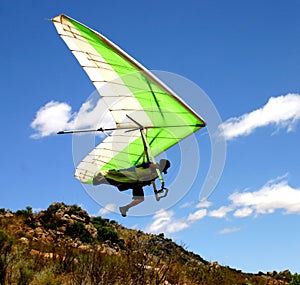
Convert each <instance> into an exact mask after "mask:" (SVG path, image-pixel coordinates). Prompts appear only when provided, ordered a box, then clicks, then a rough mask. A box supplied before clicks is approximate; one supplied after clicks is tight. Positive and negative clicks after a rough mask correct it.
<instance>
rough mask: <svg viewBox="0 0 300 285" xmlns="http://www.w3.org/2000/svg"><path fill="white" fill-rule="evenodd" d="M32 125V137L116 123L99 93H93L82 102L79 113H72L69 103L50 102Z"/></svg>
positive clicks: (109, 126) (39, 111)
mask: <svg viewBox="0 0 300 285" xmlns="http://www.w3.org/2000/svg"><path fill="white" fill-rule="evenodd" d="M30 126H31V128H32V129H34V131H35V134H33V135H32V136H31V137H32V138H42V137H46V136H51V135H55V134H56V133H57V132H58V131H63V130H70V129H86V128H92V129H93V128H95V129H97V128H99V127H107V128H111V127H114V126H115V123H114V120H113V119H112V117H111V115H110V114H109V112H108V111H107V106H106V104H105V103H104V101H103V100H101V98H100V97H99V96H98V95H97V96H96V95H93V96H91V97H90V98H89V100H88V101H86V102H85V103H84V104H82V106H81V108H80V110H79V112H78V113H77V112H73V113H72V107H71V106H70V105H68V104H67V103H64V102H55V101H51V102H48V103H47V104H45V105H44V106H43V107H41V108H40V109H39V110H38V111H37V113H36V116H35V119H34V120H33V122H32V123H31V125H30Z"/></svg>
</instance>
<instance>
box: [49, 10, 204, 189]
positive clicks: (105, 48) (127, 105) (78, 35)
mask: <svg viewBox="0 0 300 285" xmlns="http://www.w3.org/2000/svg"><path fill="white" fill-rule="evenodd" d="M52 21H53V23H54V25H55V27H56V29H57V31H58V33H59V35H60V36H61V38H62V39H63V40H64V41H65V43H66V44H67V46H68V47H69V49H70V50H71V51H72V53H73V54H74V56H75V57H76V58H77V60H78V61H79V63H80V65H81V66H82V68H83V69H84V70H85V72H86V73H87V75H88V76H89V78H90V79H91V81H92V82H93V84H94V85H95V87H96V88H97V90H98V91H99V93H100V95H101V97H102V100H104V101H105V103H106V104H107V106H108V109H109V111H110V113H111V115H112V117H113V119H114V121H115V125H116V130H114V131H113V132H111V133H110V135H109V136H108V137H107V138H106V139H104V140H103V141H102V142H101V143H100V144H99V145H98V146H97V147H96V148H95V149H93V150H92V151H91V152H90V153H89V154H88V155H87V156H86V157H85V158H84V159H83V160H82V161H81V162H80V163H79V165H78V166H77V169H76V172H75V177H76V178H78V179H79V180H80V181H82V182H84V183H91V181H92V177H93V176H94V174H95V172H96V171H99V170H109V169H122V168H127V167H130V166H133V165H136V164H139V163H141V162H142V160H143V157H144V144H143V141H142V138H141V134H140V130H139V129H138V128H137V125H136V124H135V123H134V122H133V121H132V120H130V119H129V118H128V116H130V117H131V118H133V119H134V120H135V121H136V122H138V123H139V124H141V125H142V126H143V127H144V128H145V132H146V137H147V141H148V143H149V145H150V147H151V152H152V154H153V155H154V156H157V155H159V154H160V153H162V152H164V151H165V150H167V149H168V148H170V147H171V146H173V145H175V144H177V143H178V142H179V141H181V140H182V139H184V138H185V137H187V136H189V135H190V134H192V133H194V132H196V131H197V130H199V129H200V128H202V127H204V126H205V122H204V121H203V119H202V118H201V117H200V116H199V115H198V114H196V112H194V111H193V110H192V109H191V108H190V107H189V106H188V105H187V104H186V103H185V102H183V101H182V100H181V99H180V98H179V97H178V96H177V95H176V94H175V93H174V92H173V91H172V90H171V89H170V88H168V87H167V86H166V85H165V84H164V83H163V82H161V81H160V80H159V79H158V78H157V77H156V76H155V75H153V74H152V73H151V72H150V71H148V70H147V69H146V68H145V67H143V66H142V65H141V64H140V63H138V62H137V61H136V60H135V59H133V58H132V57H130V56H129V55H128V54H126V53H125V52H124V51H123V50H121V49H120V48H119V47H118V46H116V45H115V44H114V43H112V42H111V41H110V40H108V39H107V38H105V37H104V36H103V35H101V34H99V33H97V32H96V31H93V30H92V29H90V28H88V27H86V26H85V25H83V24H81V23H79V22H77V21H75V20H73V19H71V18H69V17H68V16H65V15H59V16H57V17H55V18H53V19H52ZM128 130H130V131H128Z"/></svg>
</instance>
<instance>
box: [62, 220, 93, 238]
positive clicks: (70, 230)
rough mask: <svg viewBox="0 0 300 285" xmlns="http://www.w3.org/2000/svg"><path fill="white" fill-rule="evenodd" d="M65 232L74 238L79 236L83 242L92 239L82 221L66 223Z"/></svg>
mask: <svg viewBox="0 0 300 285" xmlns="http://www.w3.org/2000/svg"><path fill="white" fill-rule="evenodd" d="M65 234H66V235H68V236H69V237H71V238H74V239H75V238H79V239H80V240H81V241H82V242H84V243H91V242H93V240H94V239H93V237H92V235H91V234H90V232H89V231H88V230H87V229H86V228H85V226H84V224H83V223H82V222H75V223H74V224H68V225H67V228H66V232H65Z"/></svg>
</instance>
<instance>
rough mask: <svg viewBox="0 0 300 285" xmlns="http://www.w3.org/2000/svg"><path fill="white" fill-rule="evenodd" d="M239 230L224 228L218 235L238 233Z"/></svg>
mask: <svg viewBox="0 0 300 285" xmlns="http://www.w3.org/2000/svg"><path fill="white" fill-rule="evenodd" d="M240 230H241V229H240V228H225V229H222V230H220V231H219V234H220V235H224V234H229V233H234V232H238V231H240Z"/></svg>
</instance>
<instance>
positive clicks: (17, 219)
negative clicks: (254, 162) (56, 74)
mask: <svg viewBox="0 0 300 285" xmlns="http://www.w3.org/2000/svg"><path fill="white" fill-rule="evenodd" d="M0 284H23V285H25V284H32V285H33V284H36V285H43V284H45V285H46V284H47V285H52V284H56V285H58V284H76V285H77V284H165V285H167V284H186V285H189V284H206V285H210V284H212V285H216V284H220V285H221V284H226V285H229V284H266V285H267V284H293V285H296V284H300V278H299V275H297V274H294V275H292V274H291V273H290V272H289V271H288V270H286V271H284V272H280V273H277V272H270V273H267V274H264V273H261V272H260V273H258V274H249V273H243V272H241V271H238V270H235V269H232V268H229V267H224V266H220V265H219V264H218V263H217V262H208V261H206V260H204V259H203V258H201V257H200V256H199V255H197V254H194V253H192V252H189V251H187V250H185V249H184V248H183V247H181V246H179V245H177V244H176V243H174V242H172V240H170V239H166V238H164V235H163V234H160V235H152V234H146V233H144V232H142V231H136V230H130V229H126V228H124V227H123V226H121V225H119V224H118V223H116V222H115V221H109V220H106V219H103V218H101V217H90V216H89V215H88V214H87V212H86V211H84V210H82V209H81V208H80V207H78V206H77V205H65V204H64V203H53V204H52V205H50V206H49V208H48V209H47V210H44V211H41V212H39V213H37V214H35V213H32V209H31V208H30V207H27V208H26V209H25V210H19V211H17V212H15V213H12V212H11V211H10V210H5V209H0Z"/></svg>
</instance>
